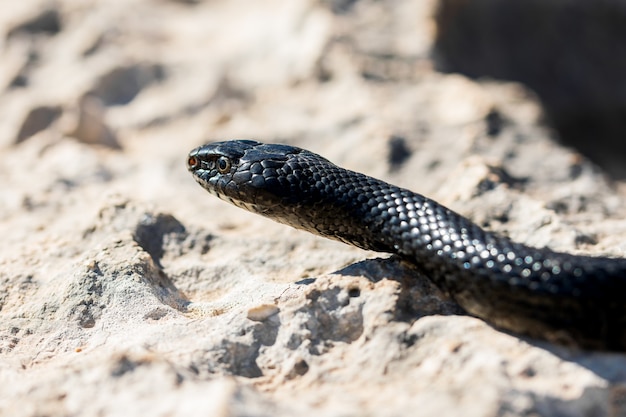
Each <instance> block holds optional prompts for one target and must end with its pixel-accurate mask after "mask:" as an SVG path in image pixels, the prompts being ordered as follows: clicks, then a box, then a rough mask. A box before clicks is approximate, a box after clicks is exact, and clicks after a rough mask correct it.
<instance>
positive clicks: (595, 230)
mask: <svg viewBox="0 0 626 417" xmlns="http://www.w3.org/2000/svg"><path fill="white" fill-rule="evenodd" d="M435 7H436V4H435V3H434V2H431V1H424V0H414V1H385V2H376V1H360V2H350V1H324V2H307V1H298V2H295V1H279V0H268V1H266V2H262V4H257V3H254V2H245V1H243V0H235V1H230V0H229V1H213V2H208V1H207V2H203V1H166V0H160V1H149V0H130V1H129V0H123V1H122V0H119V1H101V2H92V3H89V4H88V5H87V4H86V3H85V2H81V1H78V0H59V1H57V2H54V3H50V2H48V1H44V0H41V1H38V0H33V1H31V2H13V3H11V4H9V3H7V4H5V5H3V12H2V13H1V14H0V30H2V33H0V54H1V55H2V65H1V66H0V183H1V184H2V188H1V189H0V235H1V236H2V239H0V358H1V360H0V414H1V415H7V416H42V415H45V416H66V415H74V416H92V415H120V416H121V415H124V416H128V415H154V416H166V415H188V416H194V415H198V416H200V415H216V416H222V415H223V416H244V415H245V416H250V415H252V416H292V415H313V414H315V415H323V416H364V415H365V416H366V415H372V416H373V415H376V416H384V415H389V416H393V415H409V414H411V415H412V414H416V413H418V414H420V415H425V416H439V415H458V414H462V415H464V416H491V415H494V416H495V415H498V416H506V415H537V414H550V415H571V416H603V415H621V414H624V413H626V409H625V408H624V404H625V402H624V396H625V395H626V357H625V356H624V355H623V354H619V353H606V352H583V351H580V350H576V349H570V348H565V347H561V346H555V345H550V344H548V343H546V342H542V341H537V340H529V339H527V338H524V337H520V336H519V335H513V334H507V333H505V332H502V331H499V330H497V329H494V328H492V327H490V326H489V325H488V324H486V323H484V322H483V321H481V320H478V319H475V318H472V317H468V316H466V315H464V314H463V312H462V311H461V310H460V309H459V308H458V307H457V306H456V304H455V303H454V302H452V301H451V300H449V299H447V298H446V296H445V294H441V293H440V292H439V291H438V290H437V288H435V287H433V286H432V285H431V284H430V283H429V281H428V279H427V277H424V276H420V275H419V274H416V272H415V271H413V270H411V268H410V267H408V266H407V265H403V264H401V263H400V262H399V261H398V260H396V259H394V258H387V256H386V255H381V254H372V253H367V252H363V251H360V250H357V249H355V248H350V247H347V246H343V245H341V244H338V243H335V242H330V241H325V240H322V239H319V238H316V237H314V236H309V235H307V234H304V233H301V232H298V231H295V230H291V229H289V228H286V227H283V226H281V225H278V224H274V223H272V222H270V221H268V220H264V219H261V218H257V217H255V216H253V215H251V214H248V213H245V212H242V211H241V210H238V209H237V208H235V207H231V206H229V205H227V204H226V203H223V202H221V201H219V200H217V199H215V198H212V197H211V196H210V195H208V194H207V193H205V192H203V191H202V190H201V189H200V188H199V187H198V186H197V184H196V183H195V182H194V181H193V179H192V178H191V176H190V175H189V174H188V173H187V172H186V169H185V157H186V154H187V152H188V151H189V150H190V149H191V148H193V147H195V146H197V145H199V144H201V143H204V142H207V141H210V140H213V139H225V138H235V137H250V138H256V139H259V140H266V141H273V142H286V143H289V144H293V145H298V146H303V147H306V148H309V149H311V150H313V151H315V152H318V153H320V154H323V155H324V156H326V157H328V158H329V159H331V160H333V161H335V162H337V163H339V164H341V165H343V166H345V167H348V168H351V169H354V170H358V171H363V172H367V173H368V174H371V175H373V176H377V177H380V178H384V179H385V180H388V181H390V182H393V183H396V184H398V185H401V186H405V187H408V188H411V189H413V190H415V191H418V192H422V193H424V194H427V195H429V196H432V197H433V198H435V199H437V200H438V201H440V202H442V203H444V204H446V205H449V206H450V207H452V208H454V209H455V210H457V211H460V212H462V213H464V214H466V215H468V216H470V217H472V218H473V219H475V220H476V221H477V222H479V223H480V224H482V225H484V226H485V227H489V228H491V229H493V230H498V231H500V232H502V233H506V234H509V235H510V236H512V237H514V238H515V239H517V240H520V241H524V242H527V243H529V244H533V245H537V246H545V245H548V246H551V247H552V248H555V249H559V250H566V251H572V252H580V253H583V252H584V253H593V254H608V255H615V256H624V252H626V243H625V242H626V239H625V238H626V220H624V219H625V218H626V216H625V215H626V206H625V205H624V198H625V188H624V186H623V184H621V183H616V182H610V181H608V180H607V179H606V177H605V176H604V174H603V173H602V171H601V170H600V169H598V168H596V167H594V166H592V165H591V164H590V163H588V162H587V161H586V160H584V159H583V158H581V157H580V156H579V155H577V154H576V153H575V152H573V151H571V150H568V149H565V148H563V147H561V146H559V145H558V144H557V142H556V141H555V140H554V139H555V135H554V133H553V131H552V130H551V129H550V127H549V126H546V125H545V124H544V122H543V117H544V113H543V110H542V108H541V107H540V106H539V105H538V103H537V101H536V99H535V98H534V96H533V94H532V93H530V92H529V91H528V90H526V89H525V88H524V87H522V86H520V85H517V84H511V83H502V82H496V81H489V82H487V81H485V82H476V81H472V80H469V79H467V78H465V77H462V76H459V75H454V74H450V75H444V74H440V73H437V72H434V71H433V69H432V68H433V64H432V62H431V60H430V56H431V54H432V45H433V42H434V36H435V26H434V22H433V20H432V18H431V16H432V15H433V10H434V8H435Z"/></svg>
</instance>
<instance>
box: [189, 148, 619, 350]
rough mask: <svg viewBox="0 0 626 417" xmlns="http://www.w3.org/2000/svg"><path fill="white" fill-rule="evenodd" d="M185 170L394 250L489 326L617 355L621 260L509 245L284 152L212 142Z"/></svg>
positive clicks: (399, 193) (249, 203) (347, 236)
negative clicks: (607, 351) (615, 352)
mask: <svg viewBox="0 0 626 417" xmlns="http://www.w3.org/2000/svg"><path fill="white" fill-rule="evenodd" d="M187 166H188V169H189V170H190V171H191V173H192V174H193V176H194V178H195V180H196V181H197V182H198V183H199V184H200V185H201V186H202V187H203V188H204V189H205V190H207V191H208V192H210V193H211V194H214V195H216V196H218V197H219V198H221V199H223V200H226V201H228V202H230V203H232V204H234V205H236V206H239V207H242V208H244V209H246V210H249V211H252V212H255V213H258V214H262V215H264V216H266V217H269V218H271V219H273V220H276V221H278V222H281V223H285V224H288V225H290V226H293V227H295V228H298V229H303V230H306V231H309V232H312V233H314V234H316V235H320V236H324V237H327V238H331V239H335V240H339V241H342V242H345V243H348V244H351V245H355V246H358V247H360V248H363V249H369V250H374V251H380V252H388V253H392V254H396V255H399V256H400V257H402V258H403V259H405V260H407V261H408V262H411V263H413V264H414V265H416V266H417V268H418V269H419V270H421V271H422V272H423V273H424V274H425V275H426V276H427V277H428V278H429V279H431V280H432V281H433V282H434V283H435V284H436V285H437V286H438V287H440V288H441V289H443V290H444V291H446V292H447V293H448V294H450V296H451V297H452V298H453V299H454V300H455V301H456V302H457V303H458V304H459V305H460V306H461V307H463V308H464V309H465V310H466V311H467V312H468V313H470V314H472V315H474V316H476V317H479V318H482V319H484V320H485V321H487V322H489V323H491V324H493V325H495V326H496V327H500V328H503V329H507V330H511V331H514V332H518V333H523V334H527V335H530V336H533V337H540V338H544V339H548V340H552V341H558V342H563V343H566V344H571V343H575V344H577V345H579V346H582V347H585V348H593V349H609V350H626V259H619V258H616V259H614V258H600V257H591V256H575V255H571V254H567V253H559V252H554V251H551V250H549V249H544V248H534V247H529V246H526V245H523V244H520V243H516V242H513V241H511V240H510V239H508V238H505V237H503V236H500V235H498V234H496V233H491V232H488V231H485V230H483V229H482V228H480V227H479V226H477V225H476V224H474V223H473V222H472V221H470V220H469V219H467V218H465V217H463V216H461V215H459V214H457V213H455V212H454V211H452V210H450V209H448V208H446V207H444V206H442V205H440V204H439V203H437V202H435V201H433V200H431V199H429V198H426V197H424V196H422V195H420V194H417V193H414V192H412V191H409V190H407V189H403V188H399V187H396V186H394V185H391V184H388V183H386V182H383V181H381V180H378V179H375V178H372V177H369V176H366V175H363V174H360V173H357V172H353V171H349V170H346V169H343V168H341V167H338V166H336V165H334V164H332V163H331V162H329V161H328V160H326V159H325V158H323V157H321V156H319V155H317V154H315V153H312V152H309V151H307V150H304V149H300V148H296V147H292V146H287V145H276V144H263V143H260V142H256V141H250V140H235V141H226V142H216V143H212V144H208V145H204V146H201V147H198V148H196V149H194V150H193V151H191V152H190V154H189V157H188V160H187Z"/></svg>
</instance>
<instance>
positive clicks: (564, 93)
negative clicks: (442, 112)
mask: <svg viewBox="0 0 626 417" xmlns="http://www.w3.org/2000/svg"><path fill="white" fill-rule="evenodd" d="M436 22H437V30H438V34H437V41H436V65H437V68H438V69H439V70H441V71H445V72H459V73H462V74H465V75H467V76H470V77H474V78H481V77H490V78H497V79H502V80H512V81H518V82H521V83H523V84H525V85H527V86H528V87H530V88H531V89H533V90H534V91H535V92H536V93H537V94H538V96H539V97H540V99H541V101H542V102H543V104H544V106H545V109H546V113H547V116H548V118H549V123H550V124H551V125H553V126H554V127H555V128H556V130H557V131H558V133H559V136H560V138H561V140H562V142H563V143H564V144H566V145H569V146H572V147H574V148H576V149H577V150H578V151H580V152H581V153H582V154H584V155H586V156H587V157H589V158H590V159H591V160H593V161H594V162H596V163H597V164H599V165H600V166H602V167H603V168H604V169H605V170H606V171H607V172H608V173H609V174H610V175H611V176H612V177H613V178H616V179H622V180H623V179H626V3H624V2H621V1H618V0H598V1H569V2H561V1H543V0H475V1H464V0H442V1H441V2H440V6H439V10H438V12H437V14H436Z"/></svg>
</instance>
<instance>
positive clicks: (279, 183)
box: [187, 140, 301, 216]
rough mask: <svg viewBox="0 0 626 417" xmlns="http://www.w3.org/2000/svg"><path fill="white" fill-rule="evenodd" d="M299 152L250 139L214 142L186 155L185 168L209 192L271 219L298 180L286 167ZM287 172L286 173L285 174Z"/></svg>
mask: <svg viewBox="0 0 626 417" xmlns="http://www.w3.org/2000/svg"><path fill="white" fill-rule="evenodd" d="M300 152H301V149H299V148H295V147H292V146H287V145H273V144H263V143H259V142H256V141H252V140H233V141H226V142H215V143H210V144H207V145H203V146H200V147H198V148H196V149H194V150H192V151H191V152H190V153H189V156H188V158H187V168H188V169H189V171H190V172H191V173H192V174H193V176H194V178H195V180H196V181H197V182H198V183H199V184H200V185H201V186H202V187H203V188H204V189H205V190H207V191H208V192H209V193H211V194H213V195H215V196H217V197H219V198H220V199H222V200H225V201H227V202H229V203H232V204H234V205H236V206H239V207H241V208H245V209H246V210H249V211H253V212H256V213H261V214H265V215H270V216H271V211H272V208H273V207H276V206H280V205H285V204H288V202H289V199H293V198H294V196H293V195H292V193H291V191H292V190H293V189H294V188H295V187H294V185H295V184H291V183H290V182H295V181H297V180H298V179H297V178H296V177H295V176H294V175H293V172H292V171H293V170H292V169H290V168H287V167H288V165H289V161H290V160H291V159H292V158H293V157H294V156H295V155H297V154H298V153H300ZM286 168H287V171H289V172H286V171H285V170H286Z"/></svg>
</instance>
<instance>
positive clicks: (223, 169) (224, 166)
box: [217, 156, 230, 174]
mask: <svg viewBox="0 0 626 417" xmlns="http://www.w3.org/2000/svg"><path fill="white" fill-rule="evenodd" d="M217 170H218V171H219V172H220V174H226V173H227V172H228V171H230V160H229V159H228V158H226V157H225V156H220V157H219V158H218V160H217Z"/></svg>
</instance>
